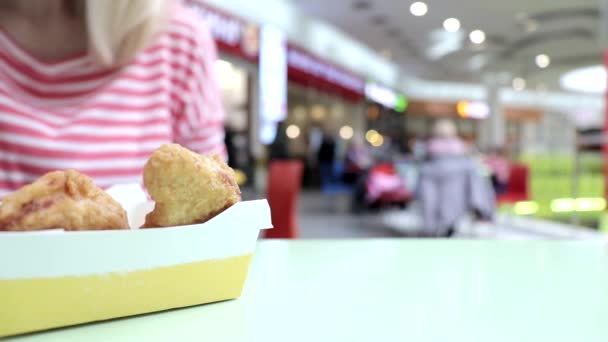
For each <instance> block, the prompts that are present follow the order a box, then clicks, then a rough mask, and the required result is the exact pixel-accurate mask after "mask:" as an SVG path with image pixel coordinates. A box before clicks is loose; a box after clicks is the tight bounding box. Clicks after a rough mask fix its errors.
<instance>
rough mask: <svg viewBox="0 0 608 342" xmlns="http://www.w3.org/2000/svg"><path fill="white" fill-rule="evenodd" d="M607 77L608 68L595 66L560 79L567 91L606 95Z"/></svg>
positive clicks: (564, 75) (570, 72)
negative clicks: (607, 69) (607, 70)
mask: <svg viewBox="0 0 608 342" xmlns="http://www.w3.org/2000/svg"><path fill="white" fill-rule="evenodd" d="M607 77H608V76H607V75H606V67H604V66H603V65H593V66H588V67H584V68H578V69H574V70H571V71H568V72H566V73H565V74H563V75H562V76H561V77H560V79H559V84H560V86H561V87H562V88H564V89H566V90H572V91H579V92H583V93H593V94H604V93H605V92H606V79H607Z"/></svg>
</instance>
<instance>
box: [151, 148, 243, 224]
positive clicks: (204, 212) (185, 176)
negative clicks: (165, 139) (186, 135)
mask: <svg viewBox="0 0 608 342" xmlns="http://www.w3.org/2000/svg"><path fill="white" fill-rule="evenodd" d="M144 185H145V187H146V189H147V190H148V192H149V193H150V196H151V197H152V199H153V200H154V201H155V206H154V210H153V211H152V212H151V213H149V214H148V215H147V216H146V223H145V224H144V226H143V227H142V228H155V227H168V226H181V225H188V224H195V223H202V222H205V221H207V220H209V219H211V218H212V217H214V216H215V215H217V214H219V213H221V212H222V211H224V210H225V209H227V208H229V207H230V206H232V205H233V204H235V203H237V202H238V201H240V200H241V191H240V190H239V186H238V185H237V183H236V180H235V178H234V171H233V170H232V169H231V168H230V167H228V165H226V163H225V162H224V161H223V160H222V158H220V157H219V156H217V155H214V156H201V155H199V154H197V153H194V152H192V151H190V150H188V149H186V148H184V147H182V146H180V145H177V144H165V145H163V146H161V147H160V148H159V149H158V150H156V151H155V152H154V153H153V154H152V156H151V157H150V159H149V160H148V162H147V163H146V165H145V166H144Z"/></svg>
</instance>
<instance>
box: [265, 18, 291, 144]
mask: <svg viewBox="0 0 608 342" xmlns="http://www.w3.org/2000/svg"><path fill="white" fill-rule="evenodd" d="M259 82H260V97H259V99H260V119H261V126H260V127H261V130H260V139H261V141H262V143H264V144H270V143H272V142H273V141H274V138H275V135H276V129H275V128H274V127H276V124H277V122H279V121H283V120H285V117H286V112H287V43H286V38H285V34H284V33H283V32H282V31H281V30H280V29H278V28H276V27H274V26H272V25H264V26H263V27H262V30H261V49H260V77H259Z"/></svg>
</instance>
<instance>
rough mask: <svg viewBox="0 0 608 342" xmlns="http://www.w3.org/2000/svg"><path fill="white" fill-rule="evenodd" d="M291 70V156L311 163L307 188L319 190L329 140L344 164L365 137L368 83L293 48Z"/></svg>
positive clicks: (289, 61) (289, 56)
mask: <svg viewBox="0 0 608 342" xmlns="http://www.w3.org/2000/svg"><path fill="white" fill-rule="evenodd" d="M287 65H288V80H289V86H288V101H287V103H288V115H287V120H286V122H285V124H286V125H285V127H286V128H285V129H286V131H287V132H286V133H287V137H288V138H289V153H290V156H291V157H293V158H297V159H302V160H305V161H306V164H307V166H308V168H307V170H308V172H307V174H306V177H305V178H306V180H307V182H306V183H307V184H315V183H317V180H315V179H314V178H315V177H314V173H315V168H316V157H317V153H318V150H319V148H320V145H321V142H322V140H323V138H324V136H325V138H326V139H328V138H329V139H332V140H333V142H334V143H335V155H336V159H340V158H343V154H344V151H345V149H346V145H347V144H348V141H349V140H350V139H352V138H353V136H354V135H356V134H358V135H362V134H363V130H364V129H365V113H364V112H365V105H364V101H363V100H364V88H365V81H364V80H363V79H362V78H361V77H359V76H357V75H354V74H352V73H351V72H349V71H347V70H345V69H343V68H340V67H338V66H336V65H334V64H332V63H329V62H327V61H325V60H322V59H320V58H318V57H316V56H314V55H312V54H310V53H308V52H306V51H304V50H303V49H300V48H298V47H295V46H292V45H290V46H289V47H288V53H287Z"/></svg>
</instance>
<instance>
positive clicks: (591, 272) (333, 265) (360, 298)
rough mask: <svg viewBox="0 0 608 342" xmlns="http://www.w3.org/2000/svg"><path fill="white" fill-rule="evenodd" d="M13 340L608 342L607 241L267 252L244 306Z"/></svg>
mask: <svg viewBox="0 0 608 342" xmlns="http://www.w3.org/2000/svg"><path fill="white" fill-rule="evenodd" d="M9 340H10V341H13V340H14V341H23V342H25V341H62V342H63V341H113V342H117V341H129V342H132V341H146V342H153V341H163V342H166V341H176V342H177V341H180V342H181V341H264V342H268V341H467V342H471V341H483V342H490V341H491V342H497V341H509V342H513V341H518V342H522V341H551V342H561V341H564V342H565V341H568V342H570V341H582V342H595V341H598V342H599V341H602V342H606V341H608V245H606V244H605V243H602V242H590V241H585V242H556V241H553V242H551V241H445V240H443V241H442V240H404V239H394V240H346V241H335V240H334V241H314V240H308V241H293V242H285V241H263V242H261V243H260V244H259V246H258V249H257V251H256V255H255V258H254V262H253V265H252V269H251V270H250V275H249V279H248V280H247V285H246V288H245V291H244V293H243V296H242V297H241V298H240V299H237V300H233V301H228V302H223V303H216V304H209V305H203V306H199V307H192V308H186V309H179V310H173V311H168V312H163V313H156V314H150V315H144V316H140V317H134V318H126V319H118V320H113V321H109V322H102V323H95V324H88V325H82V326H78V327H72V328H65V329H59V330H54V331H50V332H44V333H38V334H32V335H26V336H21V337H17V338H13V339H9Z"/></svg>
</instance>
